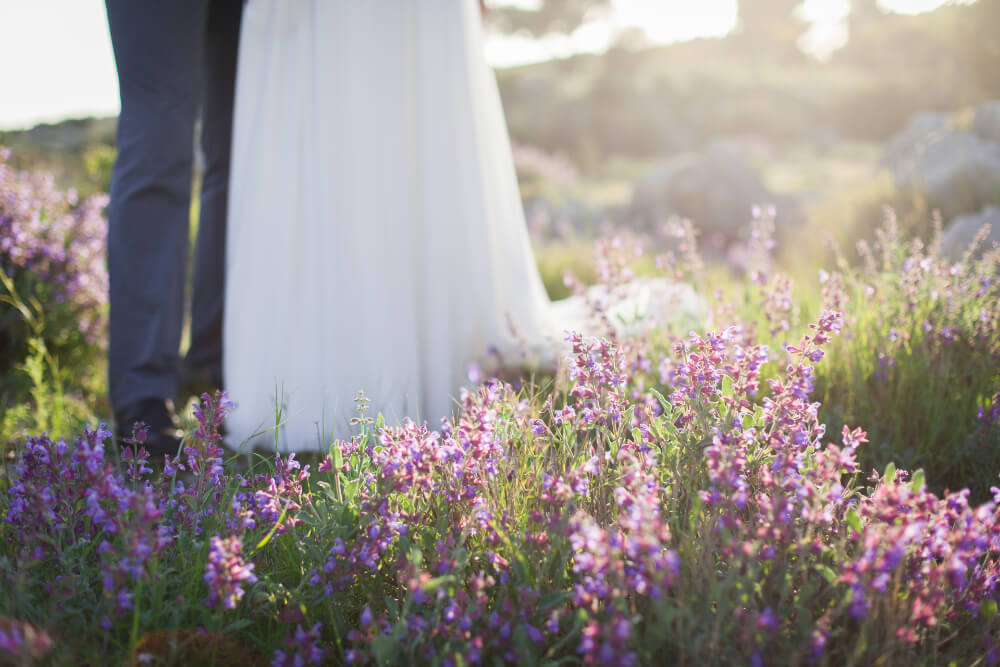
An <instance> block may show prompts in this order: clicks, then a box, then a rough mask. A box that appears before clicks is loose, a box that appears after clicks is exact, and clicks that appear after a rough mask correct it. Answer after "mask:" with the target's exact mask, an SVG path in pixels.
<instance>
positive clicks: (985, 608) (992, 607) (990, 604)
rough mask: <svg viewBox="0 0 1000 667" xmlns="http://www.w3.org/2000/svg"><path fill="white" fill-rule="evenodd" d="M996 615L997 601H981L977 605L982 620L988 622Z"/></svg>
mask: <svg viewBox="0 0 1000 667" xmlns="http://www.w3.org/2000/svg"><path fill="white" fill-rule="evenodd" d="M996 614H997V601H996V600H983V601H982V602H980V603H979V615H980V616H982V617H983V618H984V619H986V620H989V619H991V618H993V617H994V616H996Z"/></svg>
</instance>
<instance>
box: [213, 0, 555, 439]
mask: <svg viewBox="0 0 1000 667" xmlns="http://www.w3.org/2000/svg"><path fill="white" fill-rule="evenodd" d="M482 47H483V38H482V28H481V19H480V12H479V5H478V4H477V2H476V1H475V0H465V1H461V2H460V1H457V0H421V1H420V2H328V1H326V0H297V1H294V2H292V1H289V0H249V2H248V3H247V5H246V7H245V10H244V17H243V26H242V33H241V38H240V51H239V68H238V75H237V89H236V107H235V118H234V130H233V133H234V134H233V159H232V165H233V166H232V176H231V179H232V182H231V187H230V207H231V208H230V222H229V232H228V241H227V243H228V246H227V272H228V275H227V283H226V284H227V291H226V317H225V327H224V331H225V334H224V335H225V341H224V350H225V362H224V373H225V386H226V388H227V390H228V391H229V393H230V395H231V396H232V397H233V399H234V400H235V402H236V404H237V409H236V410H234V411H233V413H232V415H231V416H230V418H229V421H228V429H229V433H230V438H231V442H232V443H233V444H236V445H239V444H240V443H243V442H245V441H247V440H250V439H253V438H254V436H255V435H258V434H260V433H261V432H265V431H267V429H271V430H272V432H270V433H266V434H265V435H264V438H266V440H265V442H267V441H270V442H271V443H272V444H273V443H274V442H275V433H274V432H273V429H274V426H275V414H276V409H277V408H280V413H281V419H282V421H283V424H282V426H281V427H280V428H279V429H278V431H277V443H278V446H279V448H282V449H291V450H303V449H310V448H313V449H315V448H319V449H325V448H326V445H327V444H328V442H329V440H330V438H331V437H345V436H348V434H349V432H350V419H351V417H353V416H355V415H356V413H355V407H356V406H355V402H354V399H355V397H356V395H357V394H358V391H359V390H364V392H365V394H366V396H367V397H368V399H369V400H370V401H371V408H370V409H371V411H372V412H381V413H382V414H383V415H384V416H385V418H386V420H387V423H390V424H392V423H396V422H398V421H400V420H401V419H402V418H403V417H411V418H413V419H416V420H424V419H426V420H427V421H428V422H429V424H431V425H432V426H434V425H436V424H437V423H438V420H439V419H440V418H441V417H443V416H447V415H449V414H450V413H451V409H452V407H453V405H454V403H453V399H452V398H451V397H452V396H453V395H455V394H456V391H457V389H458V387H459V386H461V385H462V384H463V382H466V381H467V375H468V368H469V364H470V363H471V362H475V361H477V360H481V359H482V358H483V356H484V355H485V354H486V353H487V352H488V351H490V352H491V353H492V354H493V355H498V356H499V357H500V358H501V359H503V360H504V361H505V362H507V363H515V364H520V363H530V362H532V361H534V362H537V361H550V359H546V358H545V357H546V356H548V357H551V356H552V354H553V352H552V351H553V350H554V349H555V344H554V338H555V337H556V336H558V334H559V332H558V331H556V330H555V327H554V326H553V323H552V321H551V317H552V315H551V311H550V308H549V305H550V304H549V301H548V298H547V296H546V293H545V291H544V287H543V285H542V282H541V279H540V278H539V275H538V271H537V268H536V265H535V262H534V258H533V256H532V251H531V246H530V244H529V240H528V235H527V231H526V225H525V222H524V217H523V212H522V208H521V200H520V197H519V195H518V190H517V181H516V178H515V174H514V167H513V162H512V158H511V151H510V147H509V140H508V136H507V130H506V126H505V123H504V119H503V112H502V108H501V104H500V99H499V95H498V92H497V87H496V81H495V79H494V76H493V73H492V71H491V70H490V69H489V67H488V65H487V64H486V62H485V60H484V57H483V52H482ZM525 355H527V356H528V357H529V358H527V359H525V358H524V356H525ZM532 357H533V358H532Z"/></svg>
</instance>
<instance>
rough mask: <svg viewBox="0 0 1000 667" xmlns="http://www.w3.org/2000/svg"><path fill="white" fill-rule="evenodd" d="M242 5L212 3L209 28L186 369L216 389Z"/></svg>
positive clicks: (232, 0) (222, 0)
mask: <svg viewBox="0 0 1000 667" xmlns="http://www.w3.org/2000/svg"><path fill="white" fill-rule="evenodd" d="M242 11H243V0H211V1H210V4H209V8H208V22H207V24H206V26H205V49H204V72H205V78H204V92H203V95H202V100H203V106H202V116H201V118H202V126H201V146H202V151H203V153H204V156H205V171H204V175H203V178H202V186H201V214H200V216H199V222H198V240H197V243H196V244H195V258H194V290H193V294H192V302H191V348H190V350H189V351H188V355H187V360H186V361H187V364H186V365H187V368H188V370H189V372H192V373H193V374H194V375H195V376H199V375H200V376H202V377H203V379H205V380H208V381H209V382H211V383H213V384H214V385H215V386H221V381H222V315H223V308H224V303H223V298H224V295H225V278H226V271H225V261H226V254H225V253H226V211H227V203H228V197H229V154H230V149H231V143H232V142H231V138H232V127H233V93H234V90H235V84H236V53H237V50H238V45H239V32H240V16H241V14H242Z"/></svg>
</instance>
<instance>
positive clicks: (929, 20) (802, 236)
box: [0, 0, 1000, 297]
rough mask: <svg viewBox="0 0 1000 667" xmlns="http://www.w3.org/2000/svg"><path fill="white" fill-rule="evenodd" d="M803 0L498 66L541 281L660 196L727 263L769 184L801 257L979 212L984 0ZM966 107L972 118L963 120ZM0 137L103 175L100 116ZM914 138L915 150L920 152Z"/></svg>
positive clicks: (508, 31)
mask: <svg viewBox="0 0 1000 667" xmlns="http://www.w3.org/2000/svg"><path fill="white" fill-rule="evenodd" d="M511 1H512V0H493V1H491V2H487V3H486V4H487V6H488V8H489V9H488V11H487V13H486V15H485V21H486V28H487V31H488V34H490V35H492V36H499V35H506V36H511V35H514V36H518V37H521V38H525V39H530V40H543V39H547V38H551V37H553V36H554V35H556V36H557V35H569V34H572V33H574V32H575V31H578V30H580V29H581V28H585V27H586V26H587V25H588V24H593V23H594V22H599V21H602V20H604V19H606V18H607V17H608V16H609V15H610V14H611V13H612V12H613V11H614V3H613V2H612V0H535V1H534V2H533V3H530V4H524V2H523V0H521V2H520V3H519V4H509V2H511ZM650 1H651V2H652V1H653V0H650ZM838 1H839V0H838ZM802 4H803V3H802V2H800V0H739V2H738V21H737V23H736V27H735V28H734V29H733V30H732V31H731V32H730V33H729V34H727V35H726V36H724V37H721V38H712V39H695V40H692V41H686V42H679V43H673V44H669V45H656V44H654V43H653V42H652V41H651V40H650V39H649V37H648V35H647V34H646V33H645V32H643V31H642V30H641V29H639V28H635V27H631V28H621V29H619V30H618V32H616V33H615V34H614V35H613V37H612V39H611V42H610V45H609V46H608V48H607V49H606V50H604V51H602V52H600V53H584V54H579V55H573V56H570V57H564V58H557V59H552V60H548V61H544V62H540V63H537V64H531V65H525V66H520V67H510V68H505V69H500V70H498V71H497V77H498V81H499V84H500V90H501V96H502V99H503V103H504V108H505V111H506V115H507V121H508V124H509V129H510V134H511V138H512V141H513V143H514V147H515V161H516V163H517V168H518V175H519V180H520V183H521V188H522V197H523V199H524V202H525V209H526V212H527V215H528V219H529V224H530V225H531V229H532V232H533V235H534V238H535V239H536V242H537V244H538V246H539V250H540V251H542V250H548V251H549V252H547V253H545V252H540V253H539V254H540V264H541V266H542V270H543V273H544V278H545V281H546V285H547V286H548V288H549V290H550V292H551V293H552V294H553V296H557V297H558V296H562V295H564V294H565V293H566V288H565V287H564V286H563V285H562V280H561V272H562V269H563V268H566V266H567V265H573V263H574V262H575V261H576V260H577V258H578V257H579V262H578V264H579V266H578V267H577V268H578V269H579V270H580V271H584V270H585V269H584V266H585V264H586V263H587V262H589V253H587V252H583V253H581V252H577V250H578V249H579V248H582V247H589V246H588V245H587V241H589V239H591V238H592V237H593V236H594V235H595V234H596V233H598V232H599V231H601V230H604V231H606V230H607V229H608V228H609V227H611V228H614V227H621V226H624V227H631V228H636V229H638V230H640V231H643V232H653V233H654V236H655V233H656V231H657V227H658V226H659V225H660V224H661V223H662V222H663V221H664V220H665V219H666V218H668V217H669V216H671V215H679V216H682V217H687V218H690V219H692V220H693V221H694V223H695V225H696V226H697V227H698V229H699V231H700V233H701V245H702V248H703V250H704V251H705V252H707V253H708V254H709V256H710V257H713V256H714V257H717V258H722V259H726V260H729V262H728V263H729V264H730V265H732V266H735V267H736V268H737V269H738V268H739V265H740V262H741V257H742V256H743V251H742V249H741V248H742V247H743V245H744V242H745V240H746V235H747V233H748V232H747V229H748V226H747V224H746V223H747V221H748V220H749V218H750V208H751V206H752V205H753V204H773V205H775V206H776V207H777V210H778V216H777V220H778V225H779V246H778V249H779V255H780V256H782V257H783V259H784V260H785V261H786V262H788V263H789V264H790V265H796V264H798V265H801V266H802V267H804V268H805V267H807V268H809V269H810V270H814V269H812V267H814V266H815V265H816V264H817V263H818V262H826V261H828V260H829V259H830V257H831V255H830V253H829V250H828V247H827V246H828V242H829V241H833V242H836V243H838V244H840V245H841V246H842V247H843V248H844V249H845V251H846V253H847V254H848V255H850V254H851V252H852V248H853V247H854V245H855V243H856V241H857V240H859V239H870V238H871V234H872V230H874V228H875V227H877V225H878V223H879V222H880V221H881V220H882V217H883V215H884V211H883V207H884V206H886V205H889V206H892V207H893V208H894V209H895V210H896V213H897V217H898V219H899V221H900V224H901V226H902V227H903V228H904V230H907V231H913V232H916V233H926V232H928V231H929V227H930V221H931V219H932V211H933V210H939V211H941V215H942V216H943V218H944V219H943V221H942V222H943V225H944V227H945V228H946V229H947V228H948V227H949V225H950V223H951V221H952V220H953V219H956V218H958V217H960V216H962V215H973V216H980V218H982V216H986V217H987V218H988V217H989V214H990V209H989V206H990V205H994V204H1000V108H997V107H996V105H993V107H990V105H988V104H985V105H984V103H987V102H989V101H990V100H996V99H1000V36H998V33H997V26H1000V1H998V0H978V1H974V2H969V1H968V0H966V1H963V2H947V3H945V4H944V5H942V6H940V7H938V8H937V9H935V10H933V11H929V12H924V13H919V14H912V15H909V14H899V13H893V12H889V11H887V10H886V9H885V8H883V7H882V6H881V5H880V4H879V3H878V2H877V0H850V2H849V14H848V16H847V18H846V31H847V38H846V42H844V43H843V45H842V46H840V47H839V48H836V49H835V50H832V52H828V53H823V52H821V51H817V50H816V49H814V48H813V49H811V48H809V39H810V35H809V25H808V24H807V22H806V21H805V20H804V14H803V7H802ZM674 11H676V10H674ZM692 11H695V10H692ZM928 112H930V113H928ZM977 114H978V115H979V116H984V114H985V117H984V118H981V119H980V120H981V121H982V122H980V123H979V124H980V125H982V126H983V127H985V128H986V132H985V134H983V133H982V132H980V133H979V134H978V135H976V134H974V133H973V132H972V127H973V125H974V121H975V120H976V118H977ZM991 114H992V115H991ZM991 128H993V129H991ZM994 130H996V132H997V135H996V136H991V135H990V133H991V132H993V131H994ZM942 134H946V135H947V136H945V137H944V138H943V139H942V137H941V136H940V135H942ZM956 135H962V136H957V138H956ZM965 135H968V136H971V137H975V138H974V139H969V138H968V137H967V136H965ZM939 139H941V141H942V142H943V144H941V145H936V146H931V147H930V149H929V148H928V146H927V144H928V143H929V142H930V143H933V141H937V140H939ZM939 143H941V142H939ZM0 145H7V146H9V147H10V148H12V149H13V154H12V160H11V162H12V165H13V166H16V167H23V168H44V169H47V170H50V171H53V172H54V173H55V174H56V176H57V178H58V179H59V180H60V182H61V184H62V185H64V186H67V187H69V186H72V187H75V188H77V189H78V190H79V191H80V192H81V194H84V195H85V194H88V193H90V192H93V191H98V190H105V189H106V188H107V186H108V182H109V179H110V169H111V164H112V162H113V158H114V119H110V118H103V119H79V120H70V121H66V122H63V123H59V124H55V125H39V126H36V127H34V128H32V129H29V130H24V131H13V132H0ZM931 149H933V150H936V151H937V152H936V153H934V154H933V157H934V161H933V162H934V165H933V169H931V168H930V167H926V166H921V164H920V158H921V155H922V153H923V152H924V151H926V150H931ZM970 151H971V152H973V153H974V154H973V155H972V156H971V158H972V159H970ZM942 154H943V155H944V158H943V159H942V158H941V155H942ZM970 163H971V164H972V166H971V167H970ZM942 165H944V166H942ZM942 169H950V170H951V173H949V174H946V175H945V176H941V175H940V173H939V172H940V171H941V170H942ZM932 171H933V173H930V172H932ZM941 178H945V179H950V180H947V182H946V183H945V185H944V186H941V187H938V190H941V189H942V187H943V188H944V189H946V190H948V191H949V192H954V191H963V192H966V191H967V192H968V193H971V194H969V195H968V196H965V197H962V198H960V199H961V201H953V200H955V199H956V197H955V196H952V195H949V196H945V197H942V196H940V192H935V189H934V184H935V183H932V182H931V181H934V182H936V180H940V179H941ZM980 218H977V220H978V219H980ZM996 226H997V227H1000V225H996ZM791 268H794V266H792V267H791Z"/></svg>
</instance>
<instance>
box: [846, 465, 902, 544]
mask: <svg viewBox="0 0 1000 667" xmlns="http://www.w3.org/2000/svg"><path fill="white" fill-rule="evenodd" d="M890 465H891V464H890ZM845 518H846V519H847V525H848V526H849V527H850V528H851V530H853V531H854V532H856V533H860V532H861V530H862V527H863V526H862V525H861V517H860V516H858V513H857V512H855V511H854V508H851V509H849V510H847V516H846V517H845Z"/></svg>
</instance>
